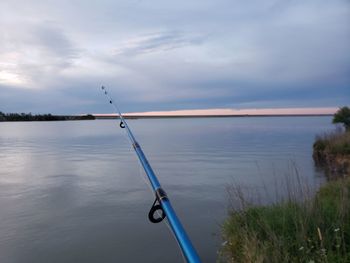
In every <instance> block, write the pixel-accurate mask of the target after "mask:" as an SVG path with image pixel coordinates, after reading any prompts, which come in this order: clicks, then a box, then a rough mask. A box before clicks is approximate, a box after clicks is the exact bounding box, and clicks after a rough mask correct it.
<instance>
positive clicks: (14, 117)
mask: <svg viewBox="0 0 350 263" xmlns="http://www.w3.org/2000/svg"><path fill="white" fill-rule="evenodd" d="M94 119H95V117H94V116H93V115H91V114H87V115H79V116H78V115H76V116H68V115H51V114H37V115H32V114H31V113H3V112H1V111H0V122H1V121H70V120H94Z"/></svg>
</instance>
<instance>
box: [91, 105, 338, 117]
mask: <svg viewBox="0 0 350 263" xmlns="http://www.w3.org/2000/svg"><path fill="white" fill-rule="evenodd" d="M338 109H339V107H314V108H305V107H301V108H262V109H254V108H251V109H234V108H225V109H218V108H214V109H194V110H170V111H145V112H126V113H122V115H123V116H125V117H191V116H192V117H201V116H202V117H210V116H218V117H219V116H223V117H225V116H285V115H333V114H334V113H336V111H337V110H338ZM92 115H93V116H95V117H113V116H116V115H118V114H117V113H94V114H92Z"/></svg>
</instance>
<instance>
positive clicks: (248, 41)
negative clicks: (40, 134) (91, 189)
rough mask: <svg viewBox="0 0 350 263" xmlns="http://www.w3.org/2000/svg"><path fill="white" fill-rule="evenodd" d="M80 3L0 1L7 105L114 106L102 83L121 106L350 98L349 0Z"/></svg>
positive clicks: (0, 71)
mask: <svg viewBox="0 0 350 263" xmlns="http://www.w3.org/2000/svg"><path fill="white" fill-rule="evenodd" d="M75 3H76V4H74V5H73V4H72V2H71V1H66V0H62V1H54V2H50V3H48V2H46V1H40V0H38V1H33V2H31V3H30V4H29V3H24V2H23V1H17V0H11V1H10V0H4V1H1V3H0V43H1V45H0V103H1V104H0V106H1V107H2V108H4V107H10V106H8V105H9V104H11V103H9V102H8V101H9V100H12V99H14V98H16V97H17V95H18V94H19V93H20V91H18V90H24V89H27V90H26V91H25V96H26V98H25V99H26V103H20V104H19V105H22V106H21V108H22V109H23V111H33V110H32V109H38V110H40V109H41V110H42V111H43V112H47V111H48V110H50V111H55V112H67V113H69V112H80V111H84V110H85V111H86V112H103V111H108V110H109V108H108V107H104V106H103V105H104V104H103V103H104V101H101V100H100V99H101V98H100V97H99V95H98V87H99V86H100V85H101V84H104V85H106V86H108V87H109V88H110V90H111V92H112V93H113V94H114V95H115V96H116V97H117V98H118V100H119V101H121V104H122V105H121V106H122V108H123V109H124V110H125V111H143V110H145V111H151V110H176V109H181V108H186V109H194V108H222V107H253V108H255V107H277V106H279V107H281V106H288V107H293V106H296V107H305V106H310V105H312V106H338V105H342V104H344V103H346V101H349V99H350V94H349V93H350V92H349V90H350V87H349V85H350V74H349V72H350V52H349V46H350V26H349V25H350V3H349V2H348V1H345V0H334V1H319V0H311V1H307V2H305V1H298V0H290V1H275V0H269V1H257V0H255V1H249V2H247V1H242V0H234V1H226V0H219V1H211V0H205V1H202V2H201V4H198V2H197V1H182V0H180V1H177V2H171V3H170V2H164V1H152V2H146V1H129V2H125V1H108V0H103V1H99V2H95V1H77V2H75ZM28 88H29V89H30V90H28ZM34 88H37V89H38V91H36V90H33V89H34ZM95 91H96V92H95ZM37 92H39V93H37ZM40 92H41V93H42V94H45V96H46V97H47V98H48V99H49V100H51V101H55V103H54V106H52V105H48V104H46V103H45V101H44V100H41V99H39V98H38V94H40ZM11 94H12V95H11ZM56 100H57V102H56ZM58 100H59V101H63V102H64V103H59V101H58ZM5 105H6V106H5ZM74 105H77V106H74ZM18 107H20V106H18ZM2 110H3V111H6V109H2ZM18 110H21V109H18Z"/></svg>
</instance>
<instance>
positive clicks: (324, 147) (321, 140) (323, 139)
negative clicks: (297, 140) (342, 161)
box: [313, 130, 350, 155]
mask: <svg viewBox="0 0 350 263" xmlns="http://www.w3.org/2000/svg"><path fill="white" fill-rule="evenodd" d="M313 148H314V152H316V153H323V154H332V155H350V131H346V132H342V131H340V130H337V131H335V132H331V133H326V134H323V135H320V136H317V137H316V141H315V143H314V146H313Z"/></svg>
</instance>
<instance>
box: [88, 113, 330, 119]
mask: <svg viewBox="0 0 350 263" xmlns="http://www.w3.org/2000/svg"><path fill="white" fill-rule="evenodd" d="M322 116H333V114H256V115H253V114H252V115H251V114H241V115H236V114H234V115H127V114H126V115H123V117H124V118H125V119H180V118H243V117H322ZM94 117H95V118H96V120H98V119H119V116H117V115H94Z"/></svg>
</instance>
